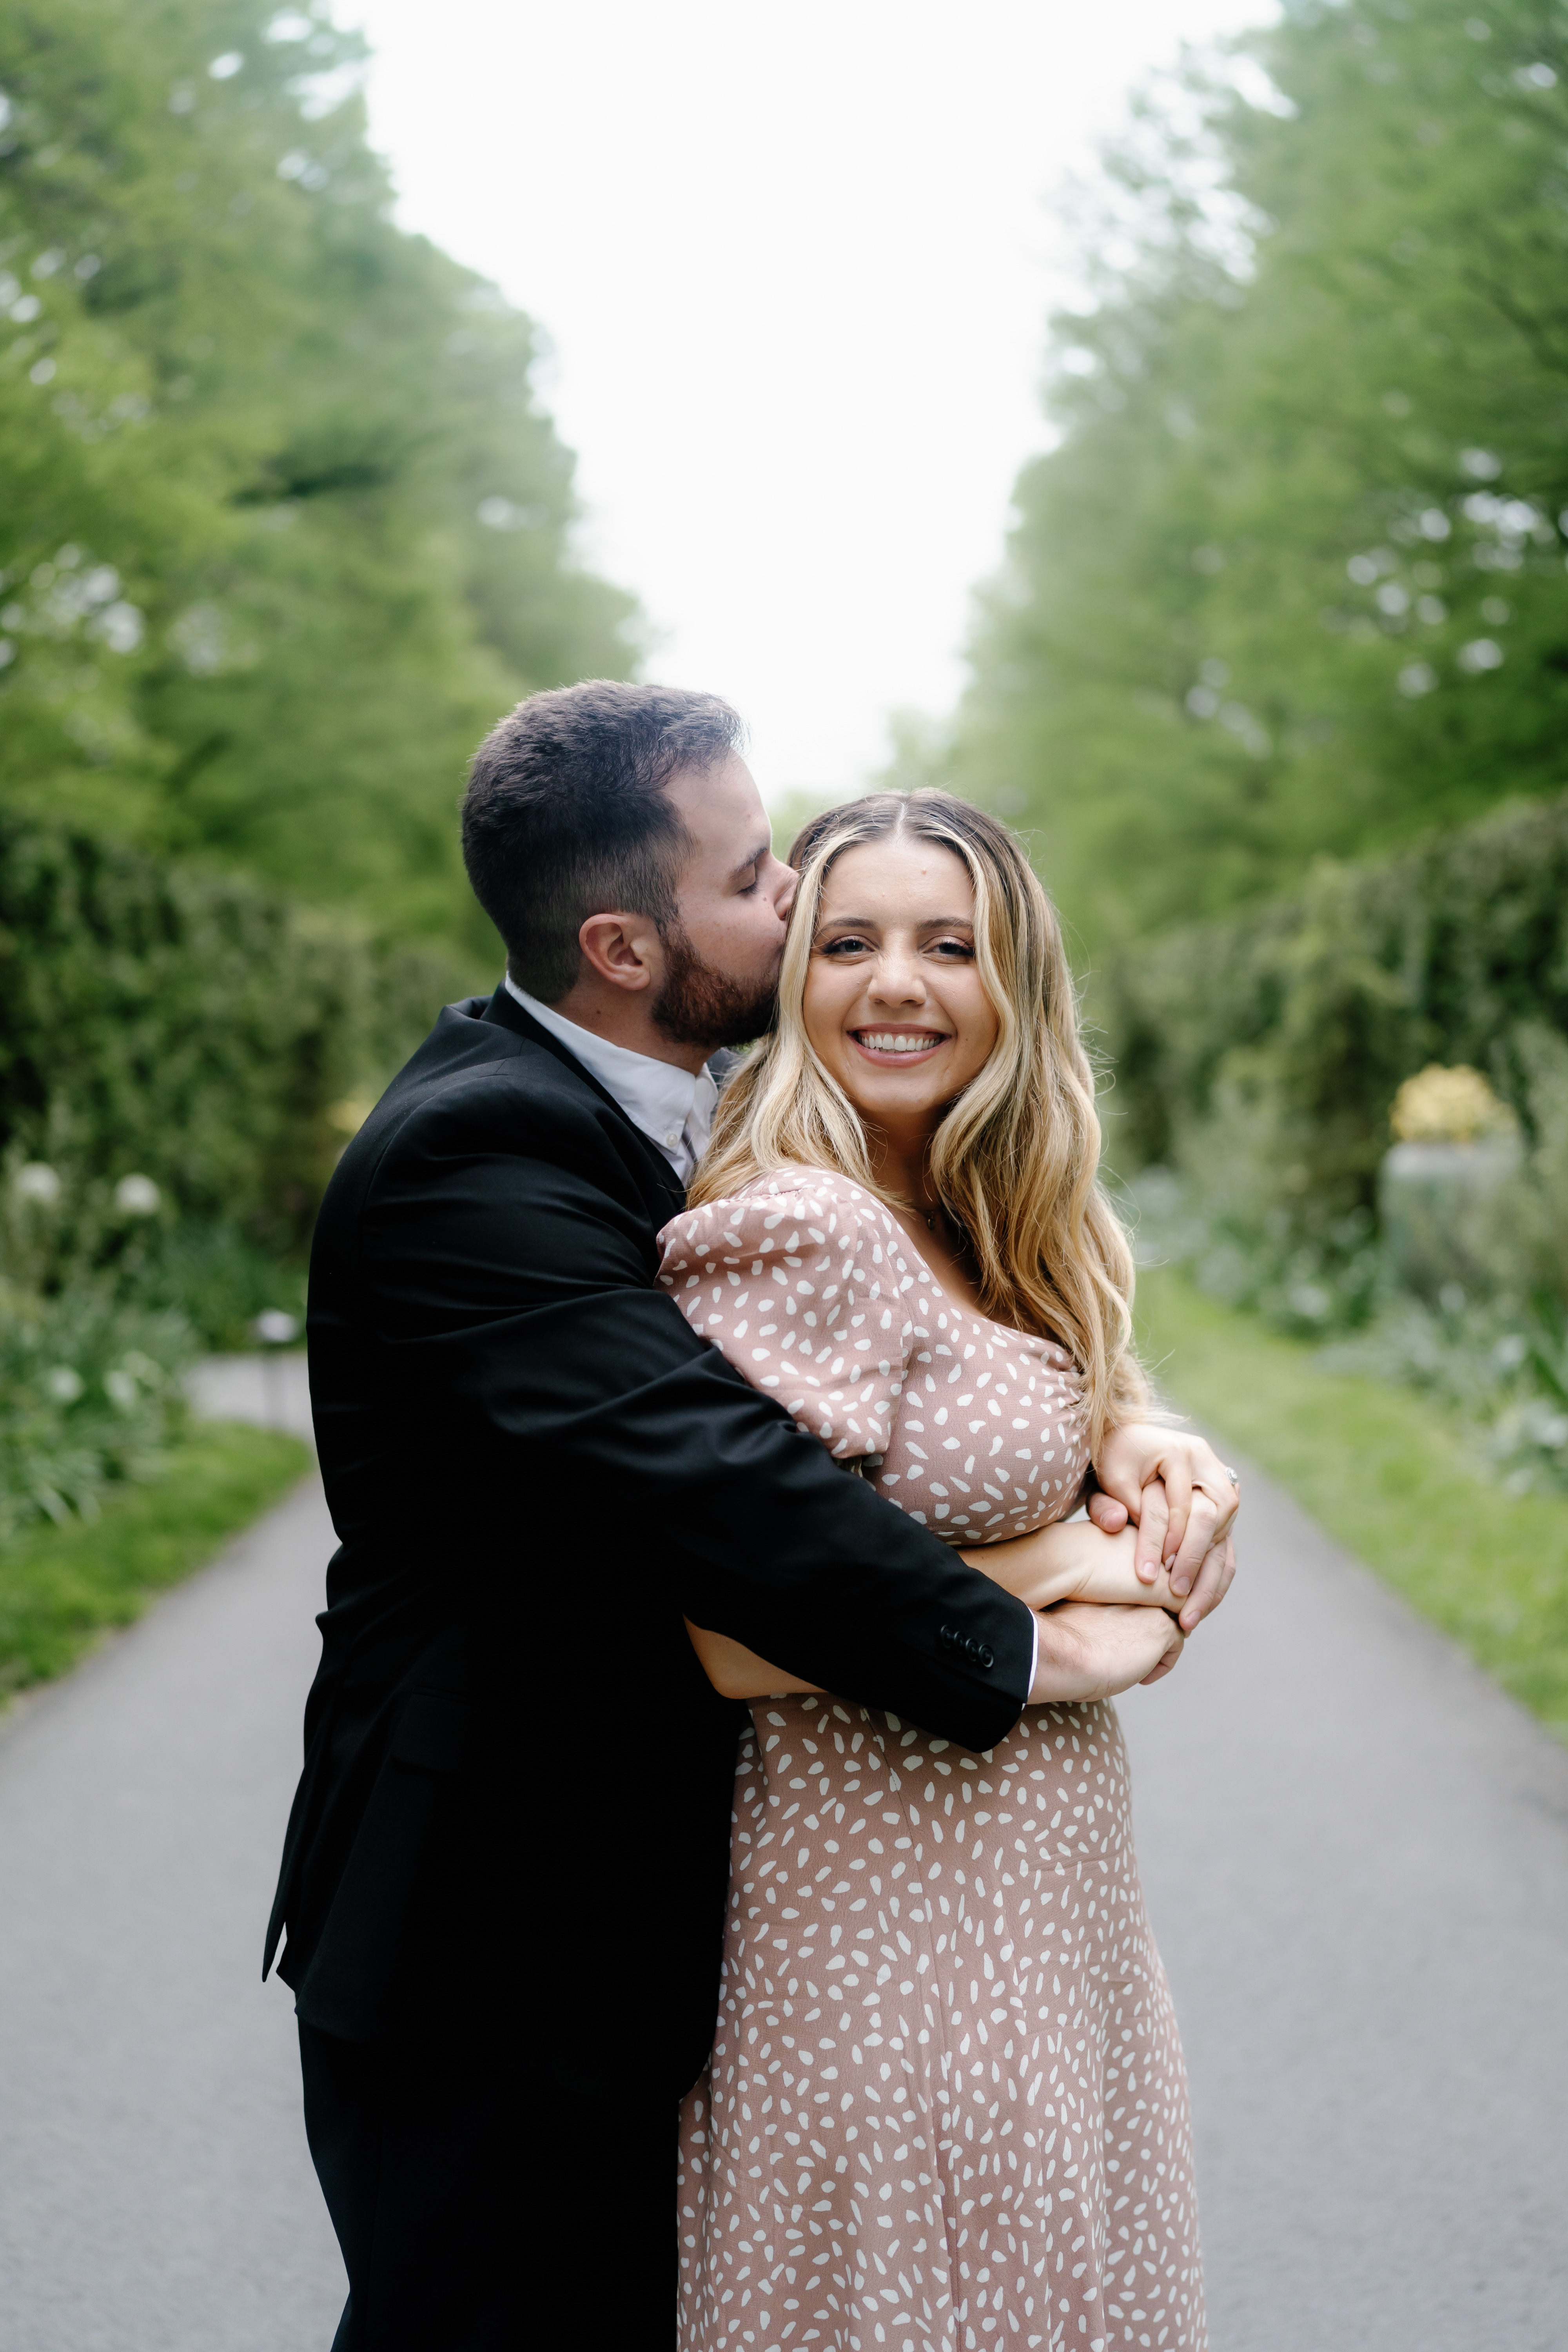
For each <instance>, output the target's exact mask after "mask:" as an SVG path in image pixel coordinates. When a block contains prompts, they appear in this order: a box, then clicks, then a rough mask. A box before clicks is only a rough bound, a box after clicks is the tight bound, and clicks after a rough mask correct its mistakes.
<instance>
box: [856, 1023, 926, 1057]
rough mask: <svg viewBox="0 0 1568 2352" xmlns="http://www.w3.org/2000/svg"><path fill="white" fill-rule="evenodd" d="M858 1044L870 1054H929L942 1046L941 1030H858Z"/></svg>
mask: <svg viewBox="0 0 1568 2352" xmlns="http://www.w3.org/2000/svg"><path fill="white" fill-rule="evenodd" d="M855 1038H856V1043H857V1044H858V1045H864V1046H865V1048H866V1050H867V1052H868V1054H928V1053H929V1052H930V1051H931V1047H932V1046H933V1045H941V1044H942V1032H941V1030H940V1029H921V1030H918V1031H916V1032H914V1033H912V1034H911V1033H910V1031H909V1030H907V1029H857V1030H856V1032H855Z"/></svg>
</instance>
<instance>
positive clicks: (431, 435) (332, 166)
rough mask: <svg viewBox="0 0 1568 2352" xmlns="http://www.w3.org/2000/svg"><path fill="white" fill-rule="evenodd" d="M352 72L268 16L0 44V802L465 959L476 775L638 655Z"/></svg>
mask: <svg viewBox="0 0 1568 2352" xmlns="http://www.w3.org/2000/svg"><path fill="white" fill-rule="evenodd" d="M360 54H361V52H360V47H359V44H358V40H357V37H354V36H352V35H343V34H342V33H339V32H338V31H336V30H335V29H334V28H333V27H332V26H331V23H330V21H329V20H328V18H327V16H326V14H325V11H324V9H321V10H317V9H311V10H309V11H303V12H296V11H294V10H286V11H285V12H284V13H283V14H281V15H279V14H278V13H277V11H276V9H275V8H274V7H272V6H270V5H260V0H47V5H45V0H13V5H12V6H11V7H10V8H9V10H8V11H7V12H6V15H5V22H4V28H3V29H0V92H3V98H0V111H3V114H4V121H3V123H0V308H3V310H4V312H5V313H6V314H8V318H9V320H10V322H11V325H10V330H9V341H8V343H7V345H6V346H5V348H4V349H0V480H3V481H4V485H5V497H4V500H3V501H0V566H3V567H4V582H3V586H0V598H3V610H0V630H3V631H4V635H3V637H0V662H4V664H5V667H4V669H3V670H0V797H3V798H4V800H5V803H7V804H8V805H10V806H11V807H13V808H14V809H16V810H18V811H20V812H24V813H37V812H47V811H53V810H58V809H59V808H61V807H62V806H64V807H68V809H69V811H70V812H71V814H72V816H73V818H74V819H75V821H76V822H77V823H78V824H83V823H86V824H89V825H90V826H92V827H95V828H97V829H99V830H100V831H102V832H103V833H105V834H108V835H114V836H117V837H120V838H122V839H126V840H129V841H132V842H136V843H140V844H142V845H145V846H150V847H152V848H153V849H154V850H156V851H158V852H160V853H163V854H165V855H173V856H182V857H195V858H197V859H199V860H204V861H206V862H208V863H216V864H218V865H221V866H227V867H244V868H247V869H250V870H253V871H255V872H257V873H258V874H259V875H261V876H263V877H267V878H268V879H269V880H270V881H273V882H276V883H279V884H282V885H284V886H285V887H289V888H290V889H292V890H294V891H295V892H296V893H299V894H300V895H302V896H304V897H305V898H308V899H310V900H312V901H315V902H317V903H327V904H330V905H334V906H337V907H340V908H351V909H353V910H355V912H356V913H357V916H358V917H359V918H360V919H363V921H364V922H366V923H368V924H370V925H372V926H373V927H375V928H378V929H383V930H385V929H395V930H397V931H399V932H416V933H424V934H426V935H430V936H440V935H445V936H447V938H448V939H453V940H461V941H462V943H463V945H464V948H465V950H466V951H467V952H468V953H470V954H472V953H475V952H479V953H482V954H483V955H484V956H485V957H486V959H487V960H488V959H489V957H490V956H491V955H492V954H493V939H492V938H491V936H490V934H489V931H488V927H487V926H485V925H484V924H483V921H482V919H481V918H479V916H478V914H477V910H472V909H471V908H470V904H469V901H468V893H467V890H466V887H465V886H464V884H463V881H462V877H461V873H460V868H459V866H458V858H457V845H456V840H455V834H456V826H455V822H454V803H455V800H456V797H457V794H458V791H459V790H460V784H461V775H462V769H463V765H464V761H465V760H466V757H467V755H468V751H470V750H471V748H472V745H473V743H474V742H475V740H477V739H478V737H479V734H480V733H481V732H482V731H483V730H484V729H485V728H486V727H487V726H489V724H490V723H491V721H492V720H493V719H495V717H496V716H497V715H498V714H499V713H500V711H501V710H503V709H506V708H507V707H508V706H509V705H510V704H511V703H512V702H514V701H515V700H516V699H517V698H519V697H520V696H521V695H522V694H524V693H526V692H528V691H530V690H531V689H532V688H537V687H541V686H546V685H553V684H558V683H561V682H563V681H565V680H567V679H570V678H574V677H580V676H583V675H584V674H589V675H592V674H598V675H604V674H609V675H614V676H626V675H628V674H629V673H630V671H631V670H632V668H633V667H635V665H636V661H637V650H638V646H637V614H636V608H635V606H634V604H633V602H632V600H631V599H630V598H629V597H627V596H626V595H625V594H623V593H621V592H619V591H618V590H616V589H614V588H611V587H609V586H607V585H606V584H605V583H603V582H601V581H598V580H596V579H595V578H593V577H592V576H590V575H589V574H587V573H586V572H584V571H582V570H581V569H580V568H579V567H578V565H577V564H576V563H575V562H574V557H573V552H572V531H573V526H574V519H575V515H576V507H575V502H574V493H573V487H572V474H573V461H572V458H571V456H570V454H569V452H568V451H566V450H565V449H564V448H563V446H562V444H561V442H560V441H559V439H558V438H557V436H556V435H555V433H554V430H553V427H552V425H551V423H550V421H549V419H548V417H547V416H546V415H544V414H543V413H542V411H541V409H540V407H539V405H538V403H537V400H536V397H535V395H534V392H533V388H532V381H531V377H532V370H533V366H534V362H535V359H536V356H537V350H538V339H537V336H536V333H535V331H534V329H533V328H532V326H531V323H530V322H529V320H526V319H525V318H523V317H521V315H520V314H519V313H518V312H516V311H515V310H511V309H510V307H509V306H508V305H507V304H506V303H505V302H504V301H503V300H502V299H501V298H500V296H499V295H498V294H497V292H496V291H495V289H493V288H492V287H490V286H488V285H487V284H485V283H484V281H482V280H481V279H480V278H477V277H476V276H475V275H474V274H473V273H472V272H470V271H468V270H466V269H463V268H459V267H458V265H457V264H456V263H454V262H452V261H451V260H449V259H448V258H447V257H446V256H444V255H443V254H441V253H439V252H437V250H435V249H434V248H433V247H431V246H430V245H429V244H428V243H427V242H426V240H424V239H422V238H419V237H415V236H406V235H404V234H402V233H401V232H400V231H398V230H397V229H396V228H395V227H394V226H393V225H392V223H391V221H390V218H389V192H388V187H387V184H386V180H385V175H384V172H383V170H382V167H381V165H380V164H379V163H378V162H377V160H376V159H375V157H374V155H373V154H372V153H371V152H370V151H369V150H368V148H367V146H366V143H365V138H364V125H363V107H362V104H361V101H360V100H359V97H358V95H357V92H356V87H355V82H356V73H355V68H356V63H357V60H358V58H359V57H360Z"/></svg>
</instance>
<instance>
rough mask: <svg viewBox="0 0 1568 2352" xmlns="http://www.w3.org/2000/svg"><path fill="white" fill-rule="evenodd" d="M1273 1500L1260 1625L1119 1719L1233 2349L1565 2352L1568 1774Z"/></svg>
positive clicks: (1250, 1562) (1414, 1624) (1527, 1727)
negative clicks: (1180, 2038)
mask: <svg viewBox="0 0 1568 2352" xmlns="http://www.w3.org/2000/svg"><path fill="white" fill-rule="evenodd" d="M1227 1458H1234V1457H1233V1456H1227ZM1244 1491H1245V1494H1246V1514H1245V1517H1246V1520H1247V1538H1246V1546H1245V1552H1244V1566H1243V1572H1242V1574H1241V1576H1240V1577H1239V1578H1238V1580H1237V1584H1236V1586H1235V1588H1234V1591H1233V1592H1232V1595H1231V1597H1230V1599H1229V1600H1228V1601H1226V1605H1225V1607H1224V1608H1223V1609H1222V1610H1221V1611H1220V1612H1219V1614H1218V1615H1217V1617H1215V1620H1214V1621H1213V1622H1212V1623H1211V1624H1209V1625H1207V1626H1205V1628H1204V1630H1203V1631H1202V1632H1201V1633H1200V1634H1199V1635H1198V1637H1197V1639H1196V1640H1195V1641H1194V1643H1192V1644H1191V1646H1190V1647H1189V1649H1188V1652H1187V1654H1186V1656H1185V1657H1184V1659H1183V1661H1182V1664H1181V1666H1180V1668H1179V1669H1178V1671H1177V1673H1176V1674H1175V1675H1174V1676H1173V1678H1172V1679H1171V1680H1170V1681H1169V1682H1168V1683H1164V1684H1161V1685H1156V1687H1155V1688H1154V1689H1153V1690H1151V1691H1137V1692H1134V1693H1131V1694H1130V1695H1129V1696H1128V1697H1127V1698H1125V1699H1122V1700H1121V1701H1120V1702H1119V1705H1120V1707H1121V1717H1122V1722H1123V1725H1124V1726H1125V1727H1126V1730H1127V1734H1128V1739H1129V1744H1130V1746H1131V1751H1132V1767H1133V1785H1134V1790H1135V1791H1136V1795H1135V1809H1136V1816H1137V1822H1138V1835H1139V1850H1140V1856H1141V1860H1142V1869H1143V1880H1144V1885H1145V1888H1146V1890H1147V1893H1148V1896H1149V1904H1150V1908H1151V1910H1152V1915H1153V1920H1154V1927H1155V1932H1156V1934H1157V1935H1158V1937H1159V1939H1160V1944H1161V1948H1162V1949H1163V1953H1164V1955H1165V1961H1166V1966H1167V1968H1168V1969H1169V1971H1170V1976H1171V1979H1172V1984H1173V1989H1174V1992H1175V1998H1176V2009H1177V2013H1178V2015H1179V2017H1180V2019H1181V2022H1182V2029H1183V2035H1184V2042H1185V2044H1186V2049H1187V2059H1188V2067H1189V2071H1190V2073H1191V2075H1192V2079H1193V2102H1194V2112H1195V2116H1196V2124H1197V2146H1198V2196H1199V2203H1200V2208H1201V2210H1202V2215H1203V2225H1204V2238H1205V2258H1206V2264H1207V2270H1208V2275H1209V2286H1210V2317H1211V2326H1212V2332H1213V2338H1214V2347H1215V2352H1504V2347H1506V2352H1563V2347H1564V2346H1568V1998H1565V1996H1568V1752H1565V1751H1564V1750H1563V1749H1562V1748H1559V1747H1558V1746H1557V1745H1556V1744H1555V1743H1554V1742H1553V1741H1552V1740H1550V1739H1549V1738H1547V1737H1546V1736H1545V1735H1544V1734H1543V1733H1542V1732H1541V1731H1539V1730H1538V1729H1537V1728H1536V1727H1535V1726H1534V1725H1533V1724H1532V1723H1531V1721H1530V1719H1529V1718H1528V1717H1526V1716H1524V1715H1522V1714H1521V1712H1520V1711H1519V1710H1518V1709H1517V1708H1515V1707H1514V1706H1512V1705H1511V1704H1510V1701H1509V1700H1507V1699H1505V1698H1504V1697H1503V1696H1501V1695H1500V1692H1498V1691H1497V1690H1496V1689H1495V1688H1494V1687H1493V1685H1490V1684H1489V1683H1488V1682H1487V1681H1486V1680H1485V1679H1484V1678H1483V1677H1482V1676H1481V1675H1479V1674H1478V1673H1477V1672H1476V1671H1475V1669H1474V1668H1473V1667H1471V1666H1470V1665H1469V1664H1468V1663H1467V1662H1466V1661H1465V1660H1464V1659H1463V1658H1462V1657H1460V1656H1459V1655H1458V1653H1457V1652H1456V1651H1454V1650H1453V1649H1452V1648H1451V1647H1450V1646H1449V1645H1448V1644H1447V1643H1446V1642H1445V1641H1443V1640H1442V1639H1441V1638H1440V1636H1438V1635H1437V1634H1436V1633H1433V1632H1432V1631H1431V1630H1430V1629H1429V1628H1428V1627H1426V1625H1425V1624H1423V1623H1422V1622H1420V1621H1418V1620H1417V1619H1415V1618H1414V1617H1412V1616H1411V1614H1410V1613H1409V1612H1408V1611H1407V1610H1406V1609H1405V1607H1404V1606H1403V1605H1402V1603H1400V1602H1399V1601H1396V1600H1395V1599H1394V1598H1393V1596H1392V1595H1390V1594H1389V1593H1388V1592H1386V1591H1384V1589H1383V1588H1382V1587H1381V1586H1379V1585H1378V1584H1376V1583H1375V1582H1374V1581H1373V1579H1372V1578H1371V1577H1370V1576H1369V1575H1368V1574H1367V1572H1366V1571H1365V1570H1363V1569H1361V1568H1359V1567H1357V1566H1356V1565H1355V1563H1354V1562H1353V1561H1352V1560H1350V1559H1347V1558H1346V1557H1345V1555H1344V1554H1343V1553H1342V1552H1341V1551H1340V1550H1339V1549H1337V1548H1336V1547H1335V1546H1334V1545H1333V1544H1331V1542H1330V1541H1329V1539H1328V1538H1327V1537H1326V1536H1324V1535H1322V1534H1321V1532H1320V1531H1319V1530H1318V1528H1315V1527H1314V1526H1313V1525H1312V1523H1311V1522H1310V1520H1309V1519H1308V1518H1306V1517H1305V1516H1304V1515H1303V1514H1302V1513H1301V1512H1300V1511H1299V1510H1297V1509H1296V1508H1295V1507H1294V1506H1293V1505H1292V1504H1291V1503H1289V1501H1287V1500H1286V1499H1285V1497H1283V1496H1280V1495H1279V1493H1278V1491H1276V1490H1272V1489H1270V1488H1269V1486H1268V1484H1267V1482H1266V1481H1264V1480H1263V1479H1262V1478H1261V1477H1260V1476H1259V1475H1258V1474H1257V1473H1255V1472H1249V1473H1248V1474H1247V1482H1246V1486H1245V1489H1244Z"/></svg>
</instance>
